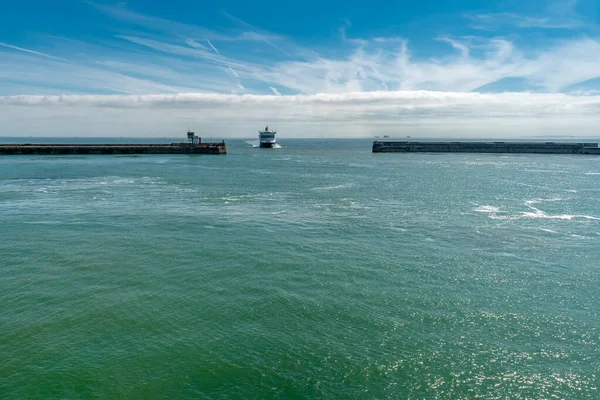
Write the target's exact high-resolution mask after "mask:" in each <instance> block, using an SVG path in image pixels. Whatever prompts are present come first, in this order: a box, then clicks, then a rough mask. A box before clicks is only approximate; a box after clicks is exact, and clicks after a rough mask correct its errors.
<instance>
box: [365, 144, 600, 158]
mask: <svg viewBox="0 0 600 400" xmlns="http://www.w3.org/2000/svg"><path fill="white" fill-rule="evenodd" d="M410 152H415V153H537V154H597V155H600V148H599V147H598V143H573V142H410V141H402V142H396V141H374V142H373V153H410Z"/></svg>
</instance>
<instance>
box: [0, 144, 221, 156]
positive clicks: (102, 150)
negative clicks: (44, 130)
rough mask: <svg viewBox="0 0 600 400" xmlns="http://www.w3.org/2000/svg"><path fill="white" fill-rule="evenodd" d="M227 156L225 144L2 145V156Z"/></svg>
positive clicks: (0, 149)
mask: <svg viewBox="0 0 600 400" xmlns="http://www.w3.org/2000/svg"><path fill="white" fill-rule="evenodd" d="M17 154H28V155H66V154H227V146H226V145H225V142H224V141H223V142H218V143H171V144H29V143H26V144H0V155H17Z"/></svg>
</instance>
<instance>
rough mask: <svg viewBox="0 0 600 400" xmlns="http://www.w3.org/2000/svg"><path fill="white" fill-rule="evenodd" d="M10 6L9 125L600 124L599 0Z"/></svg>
mask: <svg viewBox="0 0 600 400" xmlns="http://www.w3.org/2000/svg"><path fill="white" fill-rule="evenodd" d="M1 8H2V12H1V13H0V121H2V122H1V123H0V136H9V137H10V136H104V137H106V136H129V137H165V136H166V137H177V136H181V137H184V136H185V131H186V130H187V129H192V130H194V131H196V133H197V134H199V135H200V136H204V137H215V138H253V137H255V136H256V135H257V131H258V130H259V129H261V128H263V127H264V126H265V125H267V124H268V125H269V126H270V127H271V128H275V129H277V131H278V136H279V139H282V138H285V137H289V138H292V137H294V138H303V137H306V138H309V137H323V138H333V137H356V138H362V137H373V136H375V135H390V136H392V137H406V136H409V135H410V136H411V137H413V138H418V137H464V138H515V137H520V138H525V137H533V136H545V137H554V136H567V137H568V136H576V137H582V136H590V137H593V136H598V135H597V127H599V126H600V112H599V111H600V25H599V16H600V3H599V2H598V1H596V0H556V1H541V0H529V1H522V0H520V1H514V0H507V1H497V2H493V1H489V0H487V1H483V0H456V1H430V0H422V1H402V0H396V1H369V2H365V1H364V0H362V1H361V0H344V1H341V0H330V1H316V0H306V1H272V0H269V1H266V0H256V1H252V2H249V1H241V0H237V1H234V0H220V1H210V0H170V1H150V0H143V1H142V0H133V1H107V0H95V1H87V0H54V1H47V0H19V1H14V0H8V1H6V2H3V4H2V6H1Z"/></svg>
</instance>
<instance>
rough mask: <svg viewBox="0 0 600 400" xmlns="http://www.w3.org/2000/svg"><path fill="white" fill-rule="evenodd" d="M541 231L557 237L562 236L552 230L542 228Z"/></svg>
mask: <svg viewBox="0 0 600 400" xmlns="http://www.w3.org/2000/svg"><path fill="white" fill-rule="evenodd" d="M540 231H544V232H548V233H554V234H556V235H560V234H559V233H558V232H556V231H553V230H552V229H546V228H540Z"/></svg>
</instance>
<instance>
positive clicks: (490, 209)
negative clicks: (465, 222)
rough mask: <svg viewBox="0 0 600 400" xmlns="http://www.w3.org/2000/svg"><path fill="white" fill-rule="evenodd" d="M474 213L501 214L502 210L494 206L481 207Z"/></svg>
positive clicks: (475, 209)
mask: <svg viewBox="0 0 600 400" xmlns="http://www.w3.org/2000/svg"><path fill="white" fill-rule="evenodd" d="M473 211H475V212H479V213H497V212H500V208H498V207H494V206H479V207H477V208H474V209H473Z"/></svg>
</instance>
